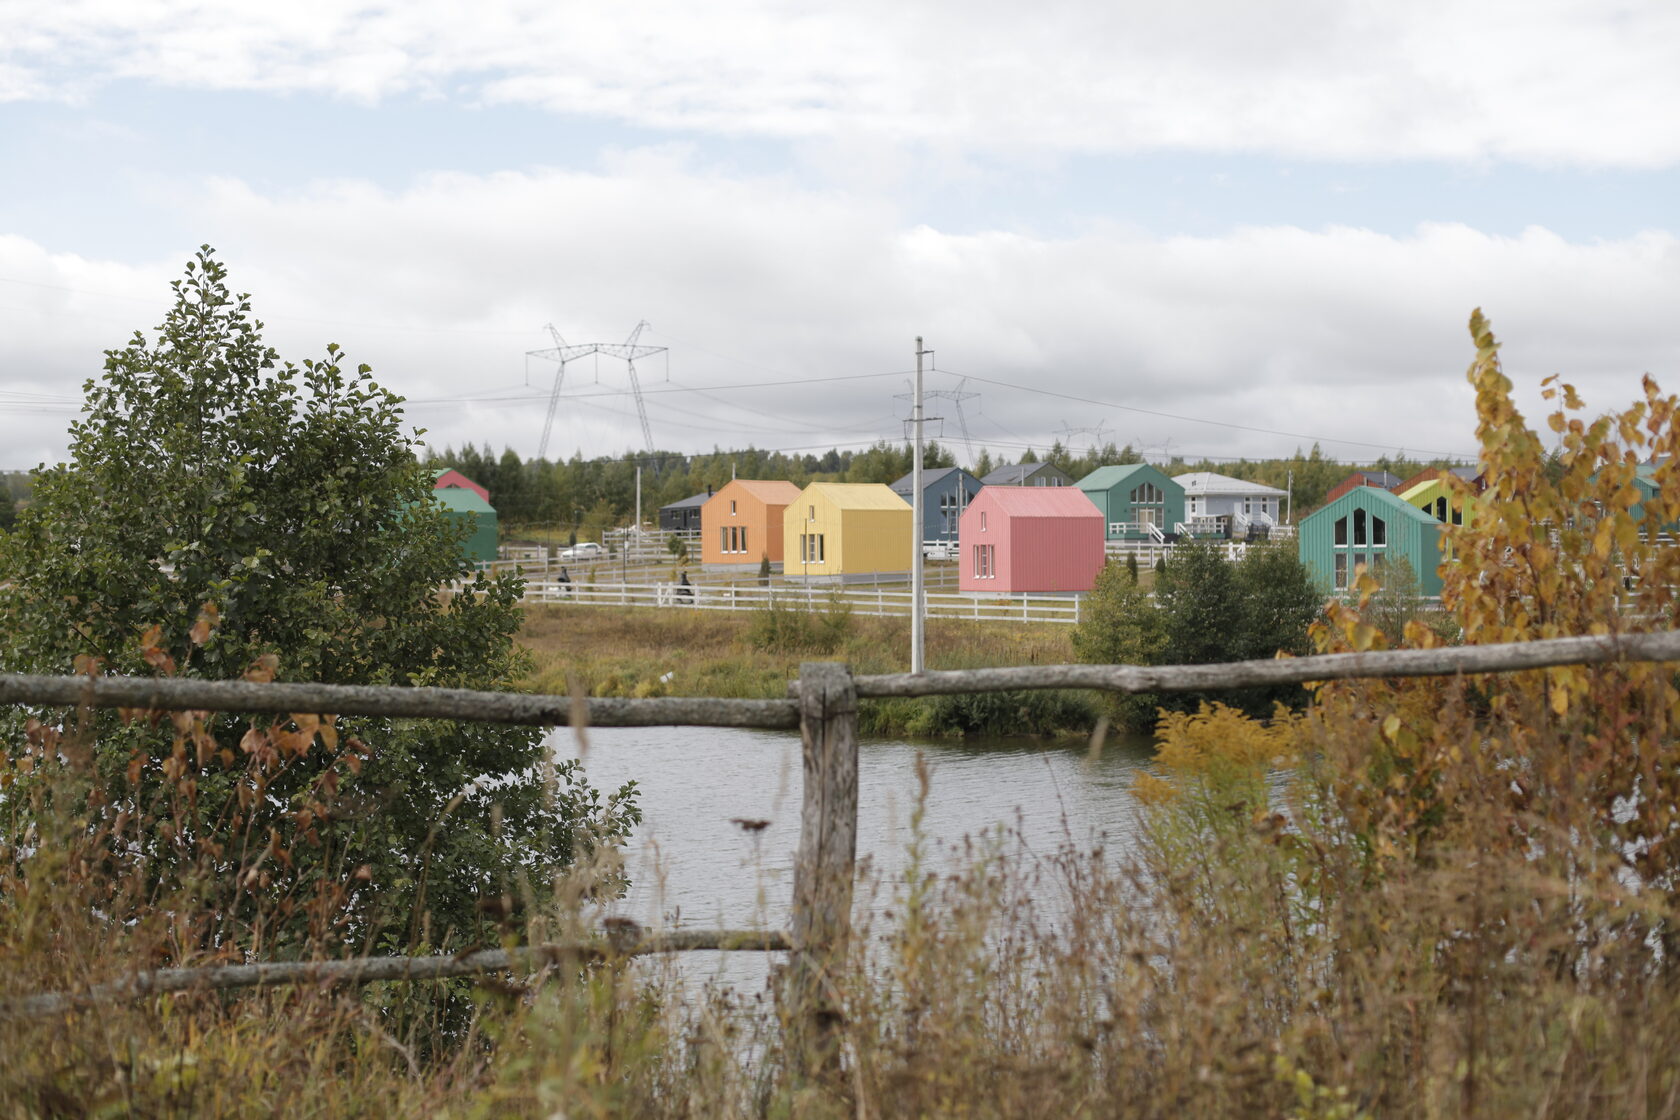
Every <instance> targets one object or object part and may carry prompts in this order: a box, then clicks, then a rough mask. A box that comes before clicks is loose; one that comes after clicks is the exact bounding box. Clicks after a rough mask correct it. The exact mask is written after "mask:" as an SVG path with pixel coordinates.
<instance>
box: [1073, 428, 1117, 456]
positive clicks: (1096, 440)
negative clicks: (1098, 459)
mask: <svg viewBox="0 0 1680 1120" xmlns="http://www.w3.org/2000/svg"><path fill="white" fill-rule="evenodd" d="M1107 428H1108V421H1107V420H1103V421H1101V422H1099V423H1098V424H1097V425H1096V426H1095V427H1091V428H1070V427H1068V425H1067V423H1066V422H1065V421H1064V422H1063V424H1062V436H1063V438H1064V439H1065V440H1066V441H1067V442H1066V444H1065V445H1064V446H1066V447H1067V449H1068V451H1069V452H1070V453H1071V452H1072V451H1073V437H1074V436H1090V437H1091V446H1090V448H1089V454H1091V455H1093V456H1094V455H1096V453H1097V452H1098V450H1100V449H1101V447H1102V442H1103V432H1104V430H1106V429H1107Z"/></svg>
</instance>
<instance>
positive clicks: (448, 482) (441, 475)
mask: <svg viewBox="0 0 1680 1120" xmlns="http://www.w3.org/2000/svg"><path fill="white" fill-rule="evenodd" d="M450 487H454V488H456V489H459V490H471V491H472V492H473V493H474V494H477V495H478V496H479V497H480V498H483V499H484V500H485V501H487V502H488V501H489V500H490V491H488V490H486V489H485V488H484V487H482V486H480V485H479V484H478V483H476V482H474V481H473V480H472V479H470V478H468V477H467V476H466V475H464V474H462V473H461V472H460V471H457V470H446V471H438V472H437V475H436V477H435V478H434V479H433V480H432V489H433V490H448V489H449V488H450Z"/></svg>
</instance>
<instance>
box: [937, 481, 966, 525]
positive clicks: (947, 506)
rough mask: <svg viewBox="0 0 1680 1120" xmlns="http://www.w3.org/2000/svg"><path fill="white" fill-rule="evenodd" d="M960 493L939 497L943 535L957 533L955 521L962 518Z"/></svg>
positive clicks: (959, 491)
mask: <svg viewBox="0 0 1680 1120" xmlns="http://www.w3.org/2000/svg"><path fill="white" fill-rule="evenodd" d="M962 497H963V496H962V491H961V490H958V491H956V492H954V493H950V494H941V495H940V496H939V513H940V516H941V518H942V519H943V520H944V522H945V535H946V536H950V535H951V534H952V533H954V532H956V531H957V519H958V518H960V517H961V516H962Z"/></svg>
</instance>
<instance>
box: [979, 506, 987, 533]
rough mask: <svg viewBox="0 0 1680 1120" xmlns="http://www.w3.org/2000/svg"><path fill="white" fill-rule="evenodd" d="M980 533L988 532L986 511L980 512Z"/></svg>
mask: <svg viewBox="0 0 1680 1120" xmlns="http://www.w3.org/2000/svg"><path fill="white" fill-rule="evenodd" d="M980 531H981V532H982V533H984V532H985V531H986V511H985V510H981V511H980Z"/></svg>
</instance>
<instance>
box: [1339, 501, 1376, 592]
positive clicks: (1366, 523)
mask: <svg viewBox="0 0 1680 1120" xmlns="http://www.w3.org/2000/svg"><path fill="white" fill-rule="evenodd" d="M1349 521H1351V522H1352V523H1353V532H1352V534H1351V536H1352V545H1351V547H1350V545H1349V532H1348V522H1349ZM1332 541H1333V545H1332V548H1333V551H1334V556H1333V558H1332V561H1331V563H1332V565H1333V579H1332V581H1331V586H1332V587H1333V588H1334V589H1335V590H1337V591H1345V590H1347V588H1348V585H1349V584H1348V581H1349V580H1350V579H1351V578H1352V577H1353V576H1354V575H1356V574H1357V573H1358V571H1359V568H1360V565H1364V566H1365V569H1366V570H1367V571H1370V572H1372V573H1373V574H1374V573H1375V572H1376V571H1377V570H1378V569H1380V568H1381V567H1382V565H1383V556H1384V555H1385V553H1386V551H1387V549H1388V522H1387V521H1385V520H1383V519H1382V518H1380V517H1374V516H1372V515H1370V514H1368V513H1366V512H1365V511H1364V510H1362V509H1356V510H1354V511H1353V513H1352V515H1351V516H1350V517H1342V518H1338V519H1337V521H1336V523H1335V529H1334V535H1333V537H1332Z"/></svg>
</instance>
